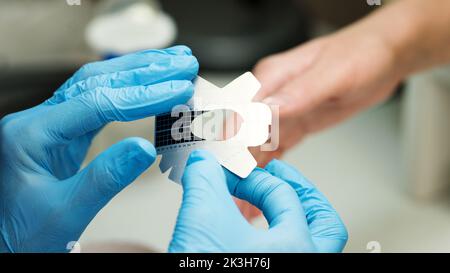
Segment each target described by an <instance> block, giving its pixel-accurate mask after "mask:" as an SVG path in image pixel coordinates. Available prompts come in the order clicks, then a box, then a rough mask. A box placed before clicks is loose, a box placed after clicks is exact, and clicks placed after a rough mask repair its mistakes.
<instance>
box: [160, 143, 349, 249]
mask: <svg viewBox="0 0 450 273" xmlns="http://www.w3.org/2000/svg"><path fill="white" fill-rule="evenodd" d="M182 184H183V189H184V194H183V203H182V206H181V209H180V212H179V215H178V219H177V224H176V227H175V231H174V234H173V238H172V241H171V243H170V246H169V251H170V252H340V251H342V249H343V248H344V246H345V244H346V242H347V231H346V229H345V226H344V224H343V223H342V221H341V219H340V218H339V216H338V215H337V213H336V211H335V210H334V209H333V208H332V207H331V205H330V204H329V203H328V201H327V200H326V198H325V197H324V196H323V195H322V194H321V193H320V192H319V191H318V190H317V189H316V188H315V187H314V186H313V185H312V184H311V183H310V182H308V181H307V180H306V179H305V178H304V177H303V176H302V175H301V174H300V173H299V172H297V171H296V170H295V169H294V168H292V167H291V166H288V165H287V164H285V163H283V162H281V161H277V160H273V161H271V162H270V163H269V164H268V165H267V167H266V170H263V169H259V168H258V169H255V170H254V171H253V172H252V173H251V174H250V176H249V177H247V178H246V179H239V178H237V177H236V176H234V175H233V174H231V173H229V172H228V171H226V170H224V169H223V168H222V167H221V166H220V165H219V163H218V162H217V161H216V160H215V159H214V157H213V156H212V155H211V154H209V153H207V152H205V151H195V152H193V153H192V154H191V155H190V157H189V160H188V162H187V166H186V170H185V173H184V176H183V179H182ZM230 192H231V194H233V195H235V196H236V197H238V198H241V199H244V200H247V201H249V202H250V203H252V204H254V205H256V206H257V207H258V208H259V209H261V210H262V211H263V213H264V216H265V217H266V219H267V221H268V223H269V229H268V230H261V229H257V228H255V227H253V226H252V225H250V224H249V223H248V222H247V221H246V220H245V219H244V217H243V216H242V215H241V214H240V213H239V210H238V208H237V206H236V205H235V204H234V202H233V200H232V197H231V194H230Z"/></svg>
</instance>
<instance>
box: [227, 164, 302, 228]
mask: <svg viewBox="0 0 450 273" xmlns="http://www.w3.org/2000/svg"><path fill="white" fill-rule="evenodd" d="M229 183H230V182H229ZM232 186H233V185H232ZM231 193H232V194H233V195H234V196H236V197H238V198H240V199H243V200H246V201H248V202H250V203H251V204H253V205H254V206H256V207H258V208H259V209H260V210H261V211H262V212H263V214H264V216H265V217H266V219H267V221H268V223H269V226H270V228H273V227H275V226H277V225H278V224H282V223H285V224H288V225H294V224H303V225H305V226H306V225H307V223H306V221H305V215H304V212H303V209H302V207H301V205H300V202H299V200H298V198H297V195H296V193H295V191H294V190H293V189H292V188H291V187H290V186H289V185H288V184H287V183H285V182H284V181H282V180H281V179H279V178H277V177H275V176H272V175H271V174H270V173H268V172H267V171H265V170H263V169H260V168H256V169H255V170H253V172H252V173H251V174H250V175H249V176H248V177H247V178H245V179H241V180H240V181H238V182H237V183H235V185H234V191H233V192H231Z"/></svg>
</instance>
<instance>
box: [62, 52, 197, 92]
mask: <svg viewBox="0 0 450 273" xmlns="http://www.w3.org/2000/svg"><path fill="white" fill-rule="evenodd" d="M174 55H192V52H191V50H190V49H189V48H188V47H186V46H175V47H171V48H167V49H149V50H143V51H139V52H136V53H131V54H127V55H124V56H120V57H117V58H113V59H109V60H105V61H97V62H92V63H89V64H86V65H84V66H83V67H82V68H81V69H80V70H78V71H77V72H76V73H75V75H73V77H71V78H70V79H68V80H67V81H66V82H65V83H64V84H63V85H62V86H61V87H60V88H59V89H58V90H57V92H58V91H60V90H63V89H66V88H68V87H69V86H71V85H73V84H75V83H77V82H79V81H83V80H86V79H87V78H89V77H94V76H98V75H102V74H108V73H114V72H119V71H127V70H132V69H137V68H141V67H145V66H148V65H150V64H151V63H154V62H158V61H161V59H163V58H168V59H170V58H173V56H174Z"/></svg>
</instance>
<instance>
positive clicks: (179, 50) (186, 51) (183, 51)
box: [164, 45, 192, 55]
mask: <svg viewBox="0 0 450 273" xmlns="http://www.w3.org/2000/svg"><path fill="white" fill-rule="evenodd" d="M164 51H166V52H168V53H172V54H176V55H192V50H191V49H190V48H189V47H187V46H185V45H176V46H172V47H169V48H166V49H164Z"/></svg>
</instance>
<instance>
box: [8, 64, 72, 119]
mask: <svg viewBox="0 0 450 273" xmlns="http://www.w3.org/2000/svg"><path fill="white" fill-rule="evenodd" d="M43 67H45V68H36V67H31V68H30V67H27V68H22V69H21V68H15V69H9V70H8V69H6V71H2V73H1V74H0V118H2V117H3V116H5V115H7V114H9V113H13V112H17V111H20V110H24V109H27V108H30V107H33V106H35V105H37V104H39V103H41V102H43V101H45V100H46V99H47V98H49V97H51V96H52V94H53V92H54V91H56V89H57V88H58V87H59V86H60V85H61V84H62V83H64V81H65V80H66V79H68V78H69V77H70V76H71V75H72V74H73V73H74V72H75V69H76V68H75V67H74V68H69V67H46V66H43Z"/></svg>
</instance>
